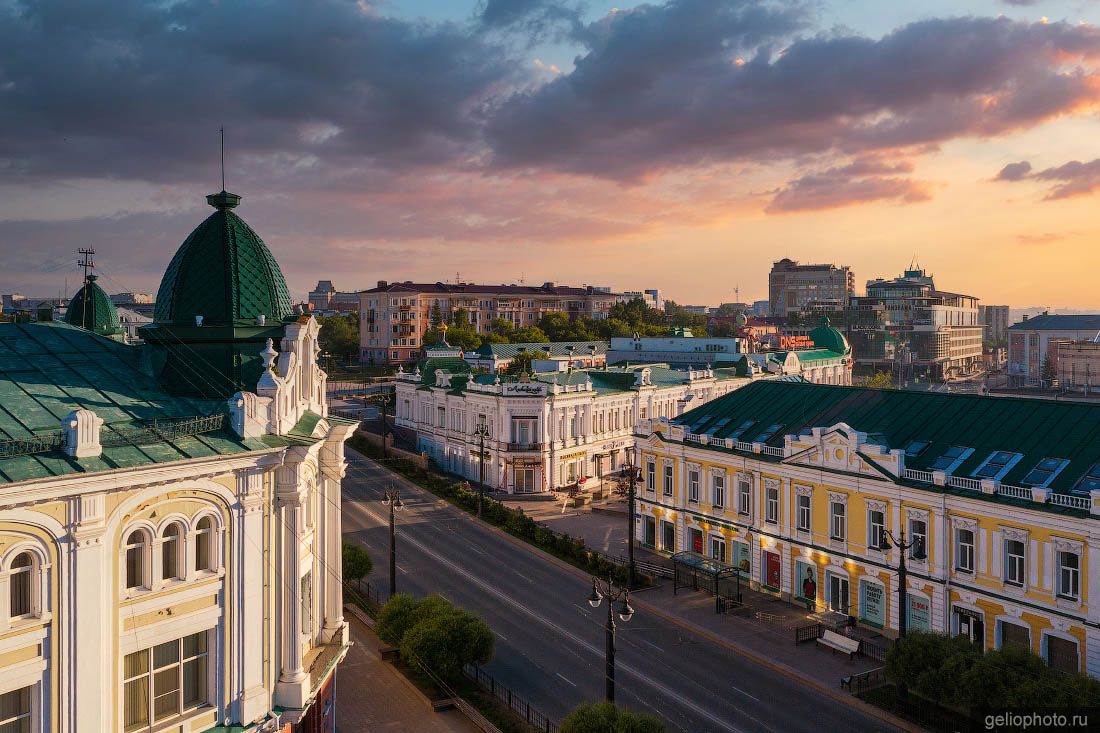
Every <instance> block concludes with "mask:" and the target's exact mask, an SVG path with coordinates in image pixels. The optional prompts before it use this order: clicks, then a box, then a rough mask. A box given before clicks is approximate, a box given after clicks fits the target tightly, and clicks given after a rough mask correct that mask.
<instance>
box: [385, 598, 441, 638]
mask: <svg viewBox="0 0 1100 733" xmlns="http://www.w3.org/2000/svg"><path fill="white" fill-rule="evenodd" d="M449 608H451V604H449V603H447V601H445V600H443V599H442V598H440V597H439V596H428V597H427V598H421V599H419V600H417V599H415V598H413V597H412V596H410V595H409V594H408V593H398V594H397V595H395V596H392V597H391V598H390V599H389V600H388V601H386V605H384V606H382V610H381V611H379V612H378V623H377V624H376V625H375V631H376V632H378V638H379V639H381V640H382V641H384V642H386V643H387V644H393V645H398V644H400V643H401V639H402V638H404V636H405V633H406V632H407V631H408V630H409V629H411V628H412V627H413V626H416V624H418V623H419V622H420V621H422V620H423V619H426V618H429V617H431V616H435V615H438V614H439V613H442V612H443V611H445V610H447V609H449Z"/></svg>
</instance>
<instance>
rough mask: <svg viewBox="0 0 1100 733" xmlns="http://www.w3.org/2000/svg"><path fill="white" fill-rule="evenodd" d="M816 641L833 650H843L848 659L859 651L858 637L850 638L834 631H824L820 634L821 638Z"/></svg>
mask: <svg viewBox="0 0 1100 733" xmlns="http://www.w3.org/2000/svg"><path fill="white" fill-rule="evenodd" d="M817 643H818V644H821V645H823V646H827V647H829V648H830V649H832V650H834V651H838V652H844V653H845V654H847V655H848V658H849V659H851V658H852V657H853V656H855V655H856V654H858V653H859V639H850V638H848V637H847V636H843V635H841V634H838V633H836V632H835V631H826V632H825V633H824V634H822V635H821V638H820V639H818V640H817Z"/></svg>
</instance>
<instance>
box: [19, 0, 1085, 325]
mask: <svg viewBox="0 0 1100 733" xmlns="http://www.w3.org/2000/svg"><path fill="white" fill-rule="evenodd" d="M0 49H2V50H0V292H5V293H7V292H12V291H18V292H22V293H25V294H27V295H33V296H39V295H41V296H46V295H53V294H56V293H57V292H58V291H59V290H62V289H64V287H65V280H66V277H67V278H68V289H69V291H70V292H71V291H75V289H76V288H77V286H78V283H77V280H78V278H79V274H78V269H77V268H76V266H75V262H76V249H77V248H78V247H87V246H92V247H94V248H95V249H96V250H97V252H98V254H97V256H96V260H97V262H98V264H99V265H100V266H101V271H100V274H101V277H102V280H103V284H104V285H105V287H106V288H107V290H108V291H110V292H117V291H122V290H138V291H151V292H155V290H156V287H157V285H158V283H159V281H160V276H161V274H162V273H163V271H164V268H165V266H166V265H167V263H168V261H169V259H170V258H171V256H172V254H173V253H174V252H175V250H176V248H177V247H178V246H179V244H180V243H181V242H182V241H183V239H184V238H185V237H186V236H187V234H188V233H189V232H190V231H191V229H193V228H194V227H195V226H196V225H197V224H198V223H199V222H200V221H201V220H202V219H203V218H205V216H206V215H207V213H208V212H209V211H210V210H209V209H208V208H207V207H206V204H205V201H204V198H203V197H204V196H205V194H207V193H211V192H214V191H216V190H217V189H218V188H220V174H219V167H218V128H219V126H221V125H224V126H225V128H226V136H227V171H226V187H227V188H228V189H229V190H230V191H233V192H235V193H238V194H240V195H242V196H243V197H244V201H243V203H242V205H241V207H240V208H239V209H237V212H238V213H239V214H240V215H241V216H242V217H244V219H245V220H246V221H248V222H249V223H250V224H251V225H252V227H253V228H254V229H256V230H257V232H259V234H260V235H261V236H262V237H263V238H264V240H265V241H266V242H267V244H268V246H269V247H270V248H271V249H272V251H273V252H274V254H275V256H276V257H277V259H278V260H279V262H280V264H281V265H282V268H283V271H284V273H285V274H286V276H287V280H288V282H289V284H290V287H291V290H292V292H293V294H294V295H295V296H296V297H298V298H302V297H304V296H305V294H306V292H307V291H308V290H310V289H311V288H312V287H313V285H314V284H315V283H316V281H317V280H318V279H331V280H333V281H334V283H335V284H336V286H337V287H338V288H340V289H341V290H352V289H360V288H365V287H371V286H373V285H374V284H375V281H376V280H379V279H386V280H394V279H412V280H423V281H429V282H434V281H436V280H453V278H454V277H455V274H456V272H457V273H459V275H460V277H461V279H462V280H464V281H479V282H497V283H500V282H509V283H512V282H518V281H519V280H520V279H521V278H523V279H524V280H525V281H527V282H529V283H537V284H541V283H542V282H543V281H546V280H553V281H555V282H558V283H563V284H575V285H580V284H590V285H592V284H594V285H608V286H611V287H612V288H614V289H616V290H626V289H629V290H634V289H643V288H654V287H656V288H661V289H663V290H664V291H665V293H666V295H667V296H668V297H671V298H672V299H674V300H676V301H678V302H681V303H698V304H702V303H706V304H711V305H716V304H717V303H719V302H722V301H731V300H733V299H734V289H735V288H736V287H739V288H740V296H741V299H742V300H747V301H752V300H753V299H760V298H765V297H766V296H767V272H768V269H769V268H770V265H771V262H772V261H773V260H776V259H779V258H782V257H791V258H793V259H797V260H801V261H814V262H835V263H838V264H847V265H850V266H851V267H852V268H853V269H854V271H855V274H856V282H857V284H858V286H859V287H861V288H862V286H863V284H864V283H865V282H866V280H867V279H869V278H872V277H879V276H891V275H895V274H898V273H899V272H900V271H901V270H903V269H904V268H905V267H906V266H907V265H908V264H909V262H910V260H912V259H913V258H914V257H916V258H917V259H918V260H919V262H920V264H921V265H922V266H924V267H925V268H926V269H927V270H929V271H931V272H932V273H933V274H934V275H935V276H936V281H937V284H938V285H939V286H940V287H941V288H944V289H947V290H954V291H961V292H967V293H972V294H974V295H976V296H978V297H980V298H981V299H982V301H983V302H985V303H1007V304H1010V305H1012V306H1014V307H1023V306H1033V305H1046V306H1051V307H1068V308H1094V307H1095V308H1098V309H1100V292H1098V287H1097V277H1096V274H1097V272H1098V270H1100V246H1097V245H1098V241H1100V237H1098V235H1100V207H1098V204H1100V2H1098V1H1097V0H1071V1H1069V2H1056V1H1054V0H1049V1H1044V0H989V1H987V2H979V1H977V0H955V1H953V2H946V1H942V0H920V1H919V2H894V1H892V0H832V1H826V0H804V1H802V0H794V1H791V2H783V1H779V0H777V1H775V2H740V1H734V0H729V1H727V2H707V1H705V0H672V1H671V2H655V3H652V4H635V5H631V4H630V3H623V4H621V5H613V4H612V3H608V2H588V3H578V2H572V1H571V0H569V1H566V2H554V1H553V0H482V1H480V2H471V1H469V0H395V1H394V2H388V3H372V2H368V1H367V0H360V1H359V2H334V1H331V0H329V1H325V0H301V1H300V2H253V1H251V0H244V1H238V0H232V1H230V0H225V1H223V2H211V1H209V0H183V1H181V2H171V0H162V1H161V2H156V3H135V2H128V1H127V0H113V1H112V2H100V1H99V0H72V1H70V2H49V1H45V2H31V1H30V0H28V1H27V2H18V1H16V2H12V0H0Z"/></svg>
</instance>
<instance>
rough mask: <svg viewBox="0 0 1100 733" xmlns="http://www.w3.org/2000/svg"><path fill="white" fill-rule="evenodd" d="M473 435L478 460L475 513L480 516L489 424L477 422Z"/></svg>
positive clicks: (483, 493)
mask: <svg viewBox="0 0 1100 733" xmlns="http://www.w3.org/2000/svg"><path fill="white" fill-rule="evenodd" d="M474 435H476V436H477V437H478V441H479V445H478V451H479V452H478V460H477V515H478V516H479V517H480V516H481V502H482V501H483V499H484V497H485V438H486V437H488V435H489V426H488V425H486V424H485V423H478V425H477V427H475V428H474Z"/></svg>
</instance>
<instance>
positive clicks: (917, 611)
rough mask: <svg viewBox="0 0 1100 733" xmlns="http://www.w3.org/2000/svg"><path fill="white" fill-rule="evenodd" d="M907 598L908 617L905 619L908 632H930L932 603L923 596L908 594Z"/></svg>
mask: <svg viewBox="0 0 1100 733" xmlns="http://www.w3.org/2000/svg"><path fill="white" fill-rule="evenodd" d="M907 597H908V598H909V617H908V618H907V622H908V628H909V630H910V631H931V630H932V602H931V601H929V600H928V599H927V598H925V597H924V596H914V595H912V594H910V595H909V596H907Z"/></svg>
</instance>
